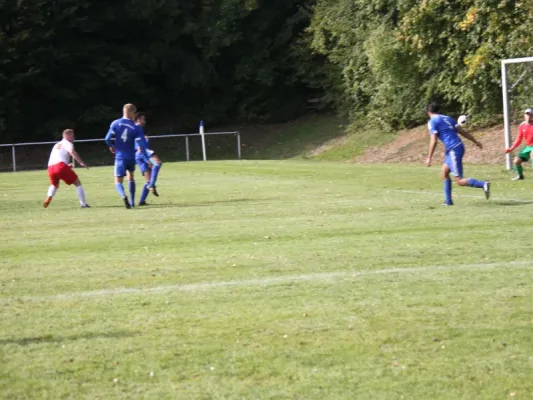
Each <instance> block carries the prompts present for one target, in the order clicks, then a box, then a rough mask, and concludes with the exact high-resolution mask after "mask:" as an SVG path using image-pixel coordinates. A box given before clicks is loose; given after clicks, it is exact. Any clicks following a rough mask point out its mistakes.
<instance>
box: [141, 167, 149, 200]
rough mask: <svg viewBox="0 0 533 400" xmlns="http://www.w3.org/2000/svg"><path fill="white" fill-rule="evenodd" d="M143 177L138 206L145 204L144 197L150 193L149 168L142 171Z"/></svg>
mask: <svg viewBox="0 0 533 400" xmlns="http://www.w3.org/2000/svg"><path fill="white" fill-rule="evenodd" d="M144 179H145V181H146V182H145V183H144V186H143V190H142V192H141V198H140V200H139V205H140V206H145V205H147V204H146V198H147V197H148V194H150V189H149V188H148V187H149V185H150V170H149V169H148V170H147V171H144Z"/></svg>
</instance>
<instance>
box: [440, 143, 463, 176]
mask: <svg viewBox="0 0 533 400" xmlns="http://www.w3.org/2000/svg"><path fill="white" fill-rule="evenodd" d="M464 155H465V146H464V145H463V144H460V145H459V146H457V147H454V148H453V149H451V150H449V151H447V152H446V157H445V158H444V164H446V165H447V166H448V167H449V168H450V171H451V172H452V174H453V176H455V177H458V178H462V177H463V156H464Z"/></svg>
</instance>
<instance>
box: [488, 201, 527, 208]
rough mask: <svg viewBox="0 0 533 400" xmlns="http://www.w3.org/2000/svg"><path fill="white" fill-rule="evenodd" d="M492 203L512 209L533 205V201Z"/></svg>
mask: <svg viewBox="0 0 533 400" xmlns="http://www.w3.org/2000/svg"><path fill="white" fill-rule="evenodd" d="M491 203H492V204H496V205H498V206H504V207H512V206H527V205H528V204H533V201H526V200H521V201H515V200H493V201H492V202H491Z"/></svg>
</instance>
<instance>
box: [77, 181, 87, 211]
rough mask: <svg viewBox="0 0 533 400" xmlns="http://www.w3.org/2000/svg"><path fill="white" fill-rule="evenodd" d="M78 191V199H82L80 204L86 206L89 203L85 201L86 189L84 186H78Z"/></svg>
mask: <svg viewBox="0 0 533 400" xmlns="http://www.w3.org/2000/svg"><path fill="white" fill-rule="evenodd" d="M76 193H77V194H78V199H80V204H81V206H82V207H85V206H86V205H87V203H86V202H85V191H84V190H83V186H81V185H80V186H76Z"/></svg>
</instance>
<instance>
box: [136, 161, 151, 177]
mask: <svg viewBox="0 0 533 400" xmlns="http://www.w3.org/2000/svg"><path fill="white" fill-rule="evenodd" d="M137 165H138V166H139V169H140V170H141V174H143V175H144V173H145V172H146V171H150V169H151V168H150V167H149V164H148V163H147V162H146V161H144V160H137Z"/></svg>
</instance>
